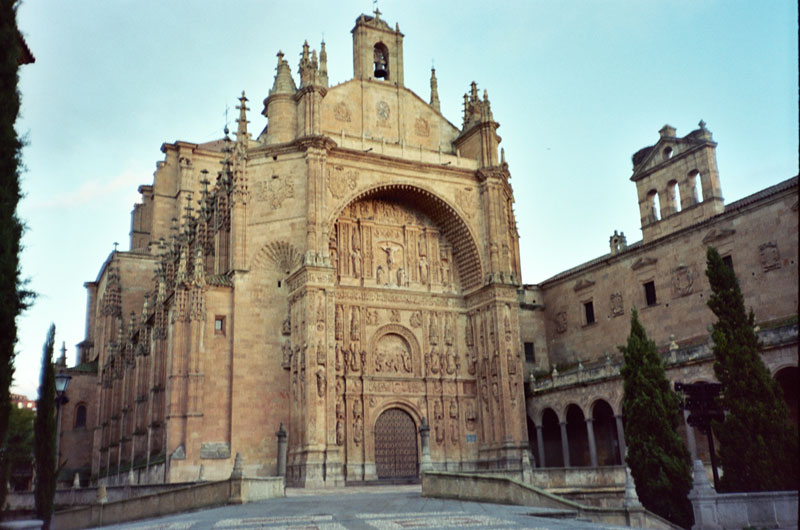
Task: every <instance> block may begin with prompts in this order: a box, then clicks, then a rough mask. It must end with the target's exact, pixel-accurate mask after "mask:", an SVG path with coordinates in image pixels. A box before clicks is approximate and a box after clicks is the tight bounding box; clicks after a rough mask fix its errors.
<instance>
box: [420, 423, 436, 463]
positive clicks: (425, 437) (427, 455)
mask: <svg viewBox="0 0 800 530" xmlns="http://www.w3.org/2000/svg"><path fill="white" fill-rule="evenodd" d="M430 435H431V428H430V427H429V426H428V422H427V421H425V418H422V423H420V425H419V442H420V445H421V446H422V447H421V451H420V453H421V461H420V464H419V471H420V473H424V472H426V471H433V463H432V462H431V448H430Z"/></svg>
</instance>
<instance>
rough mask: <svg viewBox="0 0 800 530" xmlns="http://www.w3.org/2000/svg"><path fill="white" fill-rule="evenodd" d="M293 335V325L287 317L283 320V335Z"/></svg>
mask: <svg viewBox="0 0 800 530" xmlns="http://www.w3.org/2000/svg"><path fill="white" fill-rule="evenodd" d="M291 334H292V324H291V323H290V321H289V317H288V316H287V317H286V318H285V319H283V324H281V335H291Z"/></svg>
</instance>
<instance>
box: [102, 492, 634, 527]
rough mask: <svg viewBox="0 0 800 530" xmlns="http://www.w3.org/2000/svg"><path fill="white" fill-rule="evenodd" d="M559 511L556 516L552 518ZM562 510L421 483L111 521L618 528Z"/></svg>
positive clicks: (302, 494) (300, 494) (297, 495)
mask: <svg viewBox="0 0 800 530" xmlns="http://www.w3.org/2000/svg"><path fill="white" fill-rule="evenodd" d="M547 515H553V516H556V517H547ZM564 515H566V514H564V513H563V512H561V511H559V510H548V509H542V508H535V507H531V506H507V505H500V504H489V503H479V502H463V501H458V500H448V499H429V498H424V497H422V494H421V487H420V485H418V484H417V485H411V486H363V487H356V488H343V489H335V490H307V489H296V488H289V489H287V491H286V497H285V498H282V499H270V500H267V501H263V502H257V503H250V504H243V505H239V506H222V507H219V508H213V509H209V510H201V511H197V512H191V513H184V514H180V515H172V516H167V517H161V518H158V519H150V520H143V521H135V522H131V523H127V524H124V525H115V526H108V527H104V528H116V529H124V530H189V529H191V530H251V529H256V528H263V529H268V530H409V529H412V530H425V529H434V528H436V529H459V530H462V529H473V528H474V529H484V528H485V529H490V530H500V529H511V528H514V529H517V528H527V529H534V530H564V529H579V528H580V529H587V530H589V529H609V530H611V529H618V528H621V527H615V526H608V525H602V524H596V523H591V522H585V521H580V520H576V519H565V518H563V516H564Z"/></svg>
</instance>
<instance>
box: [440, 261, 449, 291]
mask: <svg viewBox="0 0 800 530" xmlns="http://www.w3.org/2000/svg"><path fill="white" fill-rule="evenodd" d="M441 263H442V285H445V286H448V285H450V262H449V261H448V260H447V258H443V259H442V262H441Z"/></svg>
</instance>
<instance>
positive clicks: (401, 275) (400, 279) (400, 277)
mask: <svg viewBox="0 0 800 530" xmlns="http://www.w3.org/2000/svg"><path fill="white" fill-rule="evenodd" d="M406 283H407V281H406V270H405V269H404V268H403V267H400V268H399V269H397V286H398V287H403V286H404V285H406Z"/></svg>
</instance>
